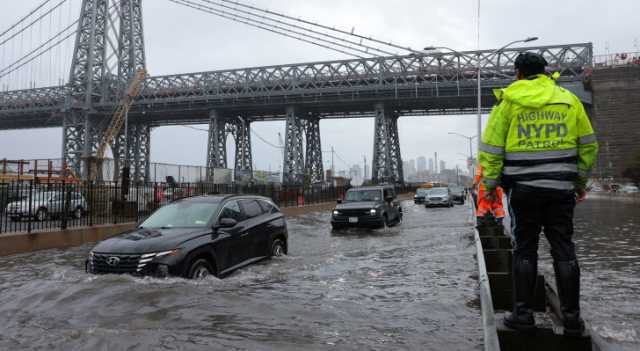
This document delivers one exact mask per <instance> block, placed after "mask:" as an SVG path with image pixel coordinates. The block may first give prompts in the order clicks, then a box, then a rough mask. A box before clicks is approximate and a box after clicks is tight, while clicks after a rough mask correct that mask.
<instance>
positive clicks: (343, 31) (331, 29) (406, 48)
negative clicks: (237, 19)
mask: <svg viewBox="0 0 640 351" xmlns="http://www.w3.org/2000/svg"><path fill="white" fill-rule="evenodd" d="M219 1H223V2H226V3H229V4H234V5H238V6H242V7H244V8H248V9H251V10H255V11H259V12H263V13H267V14H270V15H274V16H277V17H281V18H285V19H288V20H293V21H297V22H301V23H304V24H308V25H312V26H316V27H319V28H322V29H327V30H330V31H334V32H338V33H341V34H347V35H350V36H353V37H356V38H359V39H362V40H368V41H371V42H374V43H378V44H382V45H386V46H389V47H392V48H395V49H400V50H406V51H409V52H411V53H415V54H424V53H423V52H422V51H418V50H414V49H412V48H411V47H409V46H401V45H396V44H394V43H392V42H386V41H383V40H379V39H376V38H373V37H371V36H369V37H366V36H364V35H360V34H357V33H354V32H353V31H351V32H348V31H345V30H341V29H338V28H335V27H329V26H325V25H323V24H320V23H316V22H311V21H308V20H304V19H301V18H295V17H292V16H288V15H285V14H283V13H278V12H274V11H270V10H266V9H261V8H258V7H255V6H251V5H247V4H243V3H241V2H240V1H238V0H234V1H231V0H219Z"/></svg>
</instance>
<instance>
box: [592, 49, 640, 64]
mask: <svg viewBox="0 0 640 351" xmlns="http://www.w3.org/2000/svg"><path fill="white" fill-rule="evenodd" d="M618 66H640V52H638V51H636V52H620V53H615V54H605V55H594V56H593V67H594V68H607V67H618Z"/></svg>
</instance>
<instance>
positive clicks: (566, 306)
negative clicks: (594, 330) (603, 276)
mask: <svg viewBox="0 0 640 351" xmlns="http://www.w3.org/2000/svg"><path fill="white" fill-rule="evenodd" d="M553 268H554V270H555V273H556V286H557V287H558V297H559V298H560V309H561V310H562V323H563V324H564V335H565V336H574V337H576V336H581V335H582V333H584V321H583V320H582V318H580V267H579V266H578V261H561V262H554V263H553Z"/></svg>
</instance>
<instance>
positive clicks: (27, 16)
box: [0, 0, 66, 38]
mask: <svg viewBox="0 0 640 351" xmlns="http://www.w3.org/2000/svg"><path fill="white" fill-rule="evenodd" d="M65 1H66V0H65ZM49 2H51V0H45V2H43V3H42V4H40V5H38V7H36V8H35V9H33V10H32V11H31V12H29V13H28V14H27V15H26V16H24V17H22V18H21V19H20V20H19V21H18V22H16V23H15V24H14V25H12V26H11V27H9V28H8V29H6V30H4V31H3V32H2V33H1V34H0V38H1V37H2V36H4V35H5V34H7V33H9V32H10V31H11V30H12V29H14V28H15V27H17V26H19V25H20V24H21V23H22V22H24V21H26V20H27V18H29V17H31V16H32V15H33V14H34V13H36V12H38V10H40V9H41V8H43V7H44V6H45V5H46V4H48V3H49Z"/></svg>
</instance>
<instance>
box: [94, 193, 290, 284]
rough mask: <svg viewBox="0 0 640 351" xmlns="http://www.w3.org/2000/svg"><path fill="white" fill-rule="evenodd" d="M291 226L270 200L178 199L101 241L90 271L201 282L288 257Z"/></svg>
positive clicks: (247, 198) (202, 197)
mask: <svg viewBox="0 0 640 351" xmlns="http://www.w3.org/2000/svg"><path fill="white" fill-rule="evenodd" d="M287 240H288V234H287V225H286V221H285V219H284V216H283V214H282V213H281V212H280V210H279V209H278V207H277V206H276V205H275V204H274V203H273V202H272V201H271V200H270V199H268V198H265V197H260V196H246V195H242V196H241V195H228V196H201V197H193V198H187V199H182V200H178V201H175V202H172V203H170V204H168V205H166V206H164V207H161V208H160V209H158V210H157V211H156V212H154V213H153V214H152V215H151V216H150V217H149V218H148V219H147V220H145V221H144V222H142V223H141V224H140V225H139V226H138V227H137V228H135V229H134V230H131V231H129V232H126V233H123V234H121V235H119V236H117V237H114V238H111V239H107V240H105V241H102V242H100V243H98V244H97V245H96V246H95V247H94V248H93V250H91V252H90V253H89V258H88V260H87V262H86V267H87V271H88V272H90V273H96V274H101V273H128V274H134V275H152V276H158V277H164V276H168V275H171V276H181V277H185V278H197V279H202V278H204V277H206V276H208V275H215V276H218V277H220V276H224V275H226V274H228V273H230V272H231V271H233V270H235V269H237V268H240V267H243V266H245V265H248V264H250V263H253V262H256V261H259V260H262V259H264V258H268V257H272V256H280V255H283V254H286V253H287V248H288V245H287Z"/></svg>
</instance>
